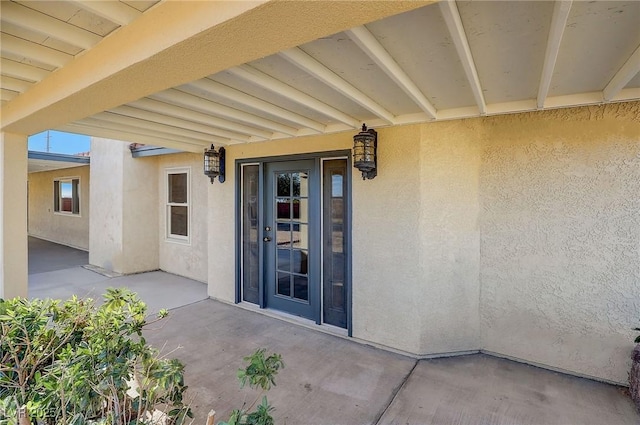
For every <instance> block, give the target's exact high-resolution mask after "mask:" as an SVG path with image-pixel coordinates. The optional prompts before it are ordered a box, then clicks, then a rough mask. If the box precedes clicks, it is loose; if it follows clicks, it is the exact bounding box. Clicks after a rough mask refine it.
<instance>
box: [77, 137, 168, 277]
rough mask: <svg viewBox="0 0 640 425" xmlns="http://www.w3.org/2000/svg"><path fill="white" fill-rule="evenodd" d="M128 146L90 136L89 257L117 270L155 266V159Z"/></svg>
mask: <svg viewBox="0 0 640 425" xmlns="http://www.w3.org/2000/svg"><path fill="white" fill-rule="evenodd" d="M128 146H129V143H127V142H122V141H118V140H111V139H102V138H92V139H91V156H92V160H91V189H90V193H91V211H92V215H91V223H90V225H89V227H90V232H89V262H90V263H91V264H93V265H96V266H99V267H102V268H104V269H106V270H110V271H115V272H118V273H123V274H129V273H139V272H143V271H149V270H157V269H158V267H159V262H158V232H157V229H158V221H157V220H158V218H157V217H158V215H157V208H158V207H157V206H158V202H159V200H158V195H157V193H158V190H157V171H156V170H157V165H156V159H155V158H132V157H131V152H130V150H129V148H128Z"/></svg>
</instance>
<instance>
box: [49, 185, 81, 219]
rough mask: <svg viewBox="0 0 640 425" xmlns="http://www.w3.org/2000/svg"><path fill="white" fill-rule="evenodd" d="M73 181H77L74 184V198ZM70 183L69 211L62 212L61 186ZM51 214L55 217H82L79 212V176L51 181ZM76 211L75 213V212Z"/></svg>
mask: <svg viewBox="0 0 640 425" xmlns="http://www.w3.org/2000/svg"><path fill="white" fill-rule="evenodd" d="M74 181H77V183H76V184H75V197H74ZM63 183H70V184H71V211H63V210H62V199H63V198H62V184H63ZM53 184H54V188H53V213H54V214H55V215H62V216H66V217H82V210H81V208H80V207H81V188H82V179H81V178H80V176H70V177H55V178H54V179H53ZM75 211H77V212H75Z"/></svg>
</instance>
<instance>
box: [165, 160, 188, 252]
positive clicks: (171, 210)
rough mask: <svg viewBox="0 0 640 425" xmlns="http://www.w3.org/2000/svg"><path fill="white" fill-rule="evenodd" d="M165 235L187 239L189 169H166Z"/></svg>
mask: <svg viewBox="0 0 640 425" xmlns="http://www.w3.org/2000/svg"><path fill="white" fill-rule="evenodd" d="M167 237H169V238H171V239H179V240H184V241H188V239H189V170H188V169H180V170H167Z"/></svg>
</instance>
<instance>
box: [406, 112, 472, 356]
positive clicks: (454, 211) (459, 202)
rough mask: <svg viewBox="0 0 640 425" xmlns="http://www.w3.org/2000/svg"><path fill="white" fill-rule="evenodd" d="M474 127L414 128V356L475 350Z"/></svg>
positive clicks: (466, 123)
mask: <svg viewBox="0 0 640 425" xmlns="http://www.w3.org/2000/svg"><path fill="white" fill-rule="evenodd" d="M481 127H482V122H481V121H480V120H468V121H448V122H438V123H433V124H425V125H422V126H421V127H420V129H421V143H420V205H419V206H417V208H416V211H417V213H418V215H419V220H420V246H421V250H422V252H421V256H420V276H421V287H422V300H423V301H422V304H421V305H420V307H419V308H420V323H421V333H420V350H419V353H420V354H434V353H442V352H452V351H467V350H477V349H478V346H479V343H480V329H479V314H480V311H479V308H480V307H479V298H480V284H479V273H480V229H479V223H478V213H479V170H480V151H481V147H482V144H481V142H482V140H481V139H480V138H479V137H478V134H480V132H481ZM413 213H415V212H413Z"/></svg>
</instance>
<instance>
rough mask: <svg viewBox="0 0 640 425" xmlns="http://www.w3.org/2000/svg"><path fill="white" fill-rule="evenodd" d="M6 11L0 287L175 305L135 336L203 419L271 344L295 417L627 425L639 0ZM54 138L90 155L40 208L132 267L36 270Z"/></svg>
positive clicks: (285, 401) (5, 6)
mask: <svg viewBox="0 0 640 425" xmlns="http://www.w3.org/2000/svg"><path fill="white" fill-rule="evenodd" d="M0 8H1V15H0V16H1V20H2V29H1V32H2V34H1V36H2V40H1V41H2V49H1V52H0V53H1V56H2V57H1V59H2V63H1V64H2V67H1V73H2V80H1V81H0V83H1V86H2V99H1V108H2V109H1V111H0V113H1V116H2V120H1V124H2V125H1V133H0V136H1V140H0V176H1V178H0V186H1V187H0V206H1V208H0V212H1V214H0V297H7V298H8V297H14V296H27V295H29V296H34V294H36V292H37V291H36V292H33V293H32V289H33V290H34V291H35V290H36V289H37V288H36V286H33V288H32V287H31V282H30V281H31V280H37V279H38V278H41V279H42V280H41V282H42V285H41V286H40V287H39V290H40V294H41V295H42V296H49V295H53V294H61V293H67V294H71V293H79V292H78V291H81V290H85V289H86V288H85V287H84V286H82V285H83V284H82V282H83V279H85V278H87V277H89V276H90V278H91V279H92V280H95V282H94V283H95V288H104V287H105V285H111V284H116V283H118V284H123V285H127V286H132V287H133V286H135V285H138V286H137V287H138V288H139V292H140V293H141V295H142V297H143V298H145V297H147V294H149V300H150V301H149V302H150V304H152V305H153V306H154V307H153V308H154V309H155V306H156V305H157V301H163V300H164V297H165V296H166V297H169V299H171V298H172V297H173V301H174V303H173V304H170V305H167V307H171V308H174V317H173V318H172V319H171V320H170V321H169V323H168V324H167V325H166V326H165V327H164V328H163V329H162V330H161V331H159V332H158V333H157V335H156V336H153V337H150V338H149V339H150V340H151V339H152V338H153V341H154V342H155V343H156V344H158V345H162V344H164V342H165V341H167V342H168V344H169V345H178V344H182V345H184V347H185V349H184V350H183V351H180V352H179V356H183V360H185V362H186V363H187V365H188V374H189V375H188V379H190V381H192V382H193V384H191V385H192V389H193V390H194V395H195V396H196V397H202V398H200V399H196V400H197V401H196V402H195V404H196V405H197V406H198V407H199V408H204V410H203V411H201V413H199V414H201V415H202V414H206V411H208V409H210V408H214V409H216V410H219V411H220V413H221V415H222V416H223V417H224V416H225V410H224V409H228V408H231V407H232V406H236V405H237V404H238V403H240V404H241V403H242V400H243V397H244V396H243V395H242V394H241V393H240V392H239V391H236V390H232V389H231V388H234V389H235V382H234V379H233V374H234V371H235V369H236V368H237V367H238V362H237V361H239V359H240V358H241V357H242V356H244V355H247V354H249V353H250V352H251V351H252V350H253V349H254V348H256V347H259V346H265V347H267V348H269V349H272V350H274V351H279V352H281V353H282V354H283V356H284V358H285V362H287V363H288V364H289V367H288V368H287V369H286V370H285V371H284V372H283V374H282V377H281V379H280V381H279V386H278V388H276V391H275V392H274V393H273V396H272V401H273V403H274V405H276V406H277V407H278V410H277V413H276V414H277V415H278V416H277V418H278V420H280V421H281V422H286V423H290V424H310V425H311V424H314V423H318V424H328V423H345V424H352V423H370V424H376V423H385V424H386V423H388V424H399V423H417V424H421V423H443V422H444V423H469V424H474V423H475V424H484V423H492V424H493V423H525V424H527V423H531V424H535V423H545V422H546V423H554V421H556V422H555V423H558V424H566V423H570V424H573V423H575V424H582V423H594V424H595V423H598V424H600V423H620V424H625V423H633V422H637V414H636V412H635V411H634V410H633V408H632V406H631V405H630V402H628V400H627V399H626V398H625V396H624V394H623V393H622V392H621V391H622V390H621V389H620V387H618V386H615V385H625V384H626V382H627V376H628V375H627V374H628V370H629V367H630V353H631V351H632V349H633V339H634V338H635V336H636V335H635V333H634V331H633V328H634V327H637V326H638V325H639V323H638V320H639V317H638V305H640V301H639V300H640V284H639V279H640V252H639V251H638V250H639V247H640V197H639V196H638V194H639V193H640V120H639V119H638V117H639V116H640V30H639V28H638V25H637V24H638V19H639V17H640V2H637V1H633V0H629V1H624V0H619V1H594V2H583V1H513V2H501V1H466V0H460V1H445V0H443V1H431V0H424V1H356V0H354V1H311V0H310V1H303V0H301V1H278V0H258V1H193V2H190V1H168V0H161V1H155V0H150V1H128V0H122V1H110V2H95V1H89V0H79V1H66V0H60V1H53V2H28V1H18V0H16V1H3V2H1V3H0ZM363 124H366V125H367V126H368V127H369V129H371V128H374V129H375V131H376V132H377V133H375V134H376V137H373V136H371V137H369V136H370V135H372V134H373V133H371V132H369V133H366V134H365V135H364V136H362V135H361V134H360V135H359V137H360V140H363V139H367V140H368V141H369V142H373V140H375V145H374V146H375V149H376V150H375V155H373V154H370V155H368V160H367V161H363V162H365V164H363V163H362V162H360V161H356V159H355V157H356V154H355V153H354V152H355V150H356V149H355V148H354V135H355V134H356V133H358V132H359V131H360V129H361V128H362V127H363ZM47 129H57V130H61V131H69V132H77V133H82V134H87V135H90V136H92V137H93V141H92V156H91V164H90V167H91V169H90V175H89V176H87V175H80V173H79V172H78V173H75V174H73V175H65V176H60V177H64V178H62V179H61V178H58V179H57V180H56V178H55V177H52V176H49V175H45V174H43V176H45V177H46V178H44V177H43V180H45V181H44V182H43V184H42V187H44V188H45V189H46V191H44V192H43V193H44V194H43V195H42V196H41V200H42V201H43V202H42V203H41V205H42V208H41V209H42V212H43V213H45V214H47V215H49V216H55V217H56V218H64V219H65V220H66V221H68V222H71V225H72V226H73V225H74V224H75V225H76V227H79V226H77V225H78V223H79V219H80V218H82V219H85V220H88V219H89V218H90V223H89V230H88V235H87V240H88V249H89V259H88V261H89V263H90V264H92V265H93V266H95V267H97V269H100V270H106V271H108V272H113V273H114V274H113V276H115V274H123V275H124V276H120V277H113V278H111V277H109V276H104V275H102V274H97V273H95V272H93V271H91V270H87V269H85V268H83V267H75V266H74V267H71V268H68V269H62V270H49V271H47V270H46V268H45V267H44V266H45V264H43V268H42V269H41V270H40V271H41V273H36V274H32V275H29V272H28V269H29V267H30V266H29V261H28V249H27V244H28V237H27V216H28V214H27V212H28V210H27V190H26V188H27V180H28V174H27V171H28V167H27V137H28V136H29V135H31V134H34V133H37V132H40V131H43V130H47ZM363 133H364V128H363ZM131 143H137V144H147V145H154V146H157V147H162V148H168V149H167V151H166V152H165V153H166V155H162V156H144V155H143V156H139V157H136V156H135V155H133V154H132V151H131V149H130V148H129V147H130V146H131ZM356 147H357V146H356ZM221 148H224V152H226V153H225V156H224V158H225V159H224V160H222V159H221V158H222V157H223V155H222V150H221ZM371 149H373V147H371V146H370V147H369V151H367V152H370V150H371ZM205 150H206V151H207V152H206V157H207V158H214V157H217V158H220V159H221V161H220V162H221V163H223V164H225V166H226V168H225V175H224V178H223V179H221V178H219V179H217V180H216V179H213V178H211V180H210V179H209V177H215V176H216V174H222V171H221V170H216V173H211V174H207V175H206V176H205V175H204V174H203V172H202V168H203V159H204V157H205ZM176 151H180V153H176ZM360 152H362V150H361V151H360ZM360 159H363V158H360ZM357 163H359V164H357ZM355 165H359V166H360V167H361V168H362V170H360V169H356V168H354V166H355ZM371 167H373V168H374V170H375V173H374V172H370V173H368V172H367V171H366V170H367V169H368V170H370V171H371ZM361 171H363V174H362V175H361ZM218 177H222V175H218ZM374 177H375V178H374ZM89 180H90V183H89ZM56 182H57V183H56ZM281 182H284V184H283V185H281V184H280V183H281ZM65 186H66V187H69V188H71V196H70V197H69V199H71V204H72V207H71V208H70V209H68V210H65V209H64V208H63V209H62V210H61V209H60V208H58V207H59V205H58V206H56V205H57V204H56V202H58V201H60V199H61V195H60V193H62V188H63V187H65ZM88 186H90V190H89V187H88ZM73 188H75V191H74V189H73ZM82 190H85V191H86V192H85V195H82V193H83V192H82ZM89 197H90V198H91V203H90V204H89V205H82V202H81V201H82V200H83V199H84V200H85V201H87V198H89ZM280 204H283V205H284V204H287V205H291V206H293V205H299V207H298V208H297V210H296V208H282V209H278V207H277V206H278V205H280ZM31 205H33V204H31ZM77 206H79V208H76V207H77ZM279 232H284V233H282V234H280V233H279ZM294 234H295V237H294ZM282 235H284V236H285V237H284V238H282V237H281V236H282ZM300 235H302V236H300ZM287 238H288V239H287ZM287 241H288V242H287ZM286 244H288V246H287V245H286ZM76 246H83V245H76ZM283 259H286V261H285V260H283ZM152 270H153V271H155V272H153V273H152V274H147V273H143V272H147V271H152ZM157 270H166V271H170V272H172V273H175V274H176V275H179V276H174V275H171V274H168V273H164V272H157ZM47 273H50V274H49V275H47ZM154 273H155V274H154ZM54 275H55V280H47V278H48V277H53V276H54ZM47 282H49V283H47ZM51 282H54V283H53V284H52V283H51ZM199 282H204V283H199ZM153 285H157V287H154V286H153ZM183 286H184V287H185V288H187V287H198V288H197V291H196V292H197V295H196V296H195V298H189V302H186V301H183V300H184V299H183V298H181V297H179V296H177V295H176V296H173V295H171V294H175V293H174V292H173V291H178V292H177V293H178V294H180V295H183V294H186V293H188V291H184V290H183V289H182V287H183ZM203 287H204V295H203V294H202V290H203ZM133 289H135V288H133ZM65 291H66V292H65ZM145 291H148V292H147V293H146V294H145ZM155 295H158V297H156V298H153V299H154V301H153V302H151V299H152V297H153V296H155ZM204 298H209V299H204ZM192 302H195V303H194V304H190V303H192ZM187 304H190V305H187ZM234 305H235V306H234ZM159 307H161V306H158V308H159ZM247 310H254V311H247ZM257 311H258V312H260V313H262V314H257ZM283 313H287V314H289V315H297V316H300V317H303V318H304V319H301V318H296V319H295V324H293V323H288V322H287V321H284V319H285V318H287V317H288V316H286V314H283ZM271 316H273V317H271ZM287 320H289V319H287ZM336 328H337V329H336ZM329 333H333V334H334V335H330V334H329ZM335 334H339V335H335ZM350 339H352V340H350ZM374 347H378V348H374ZM392 352H393V353H396V354H393V353H392ZM478 353H480V354H478ZM435 357H439V358H440V359H433V358H435ZM498 357H504V358H509V359H512V360H516V361H518V362H522V363H526V364H528V365H523V364H519V363H514V362H512V361H510V360H502V359H498ZM536 365H539V366H542V367H544V368H546V369H548V370H547V371H544V370H541V369H536V368H535V366H536ZM549 370H555V371H563V372H567V373H568V374H571V375H573V376H575V377H569V376H567V375H561V374H558V373H556V372H549ZM584 378H590V379H592V381H588V380H585V379H584ZM598 381H599V382H605V383H607V384H602V383H598ZM608 384H614V385H613V386H612V385H608ZM574 393H575V398H573V396H572V394H574ZM594 394H596V396H594ZM216 397H217V398H218V399H217V400H215V399H216ZM423 397H424V398H423ZM216 401H219V402H220V403H219V405H218V406H216V405H215V404H218V403H216ZM212 404H214V405H212ZM350 415H354V416H350ZM199 420H202V416H200V417H199Z"/></svg>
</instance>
